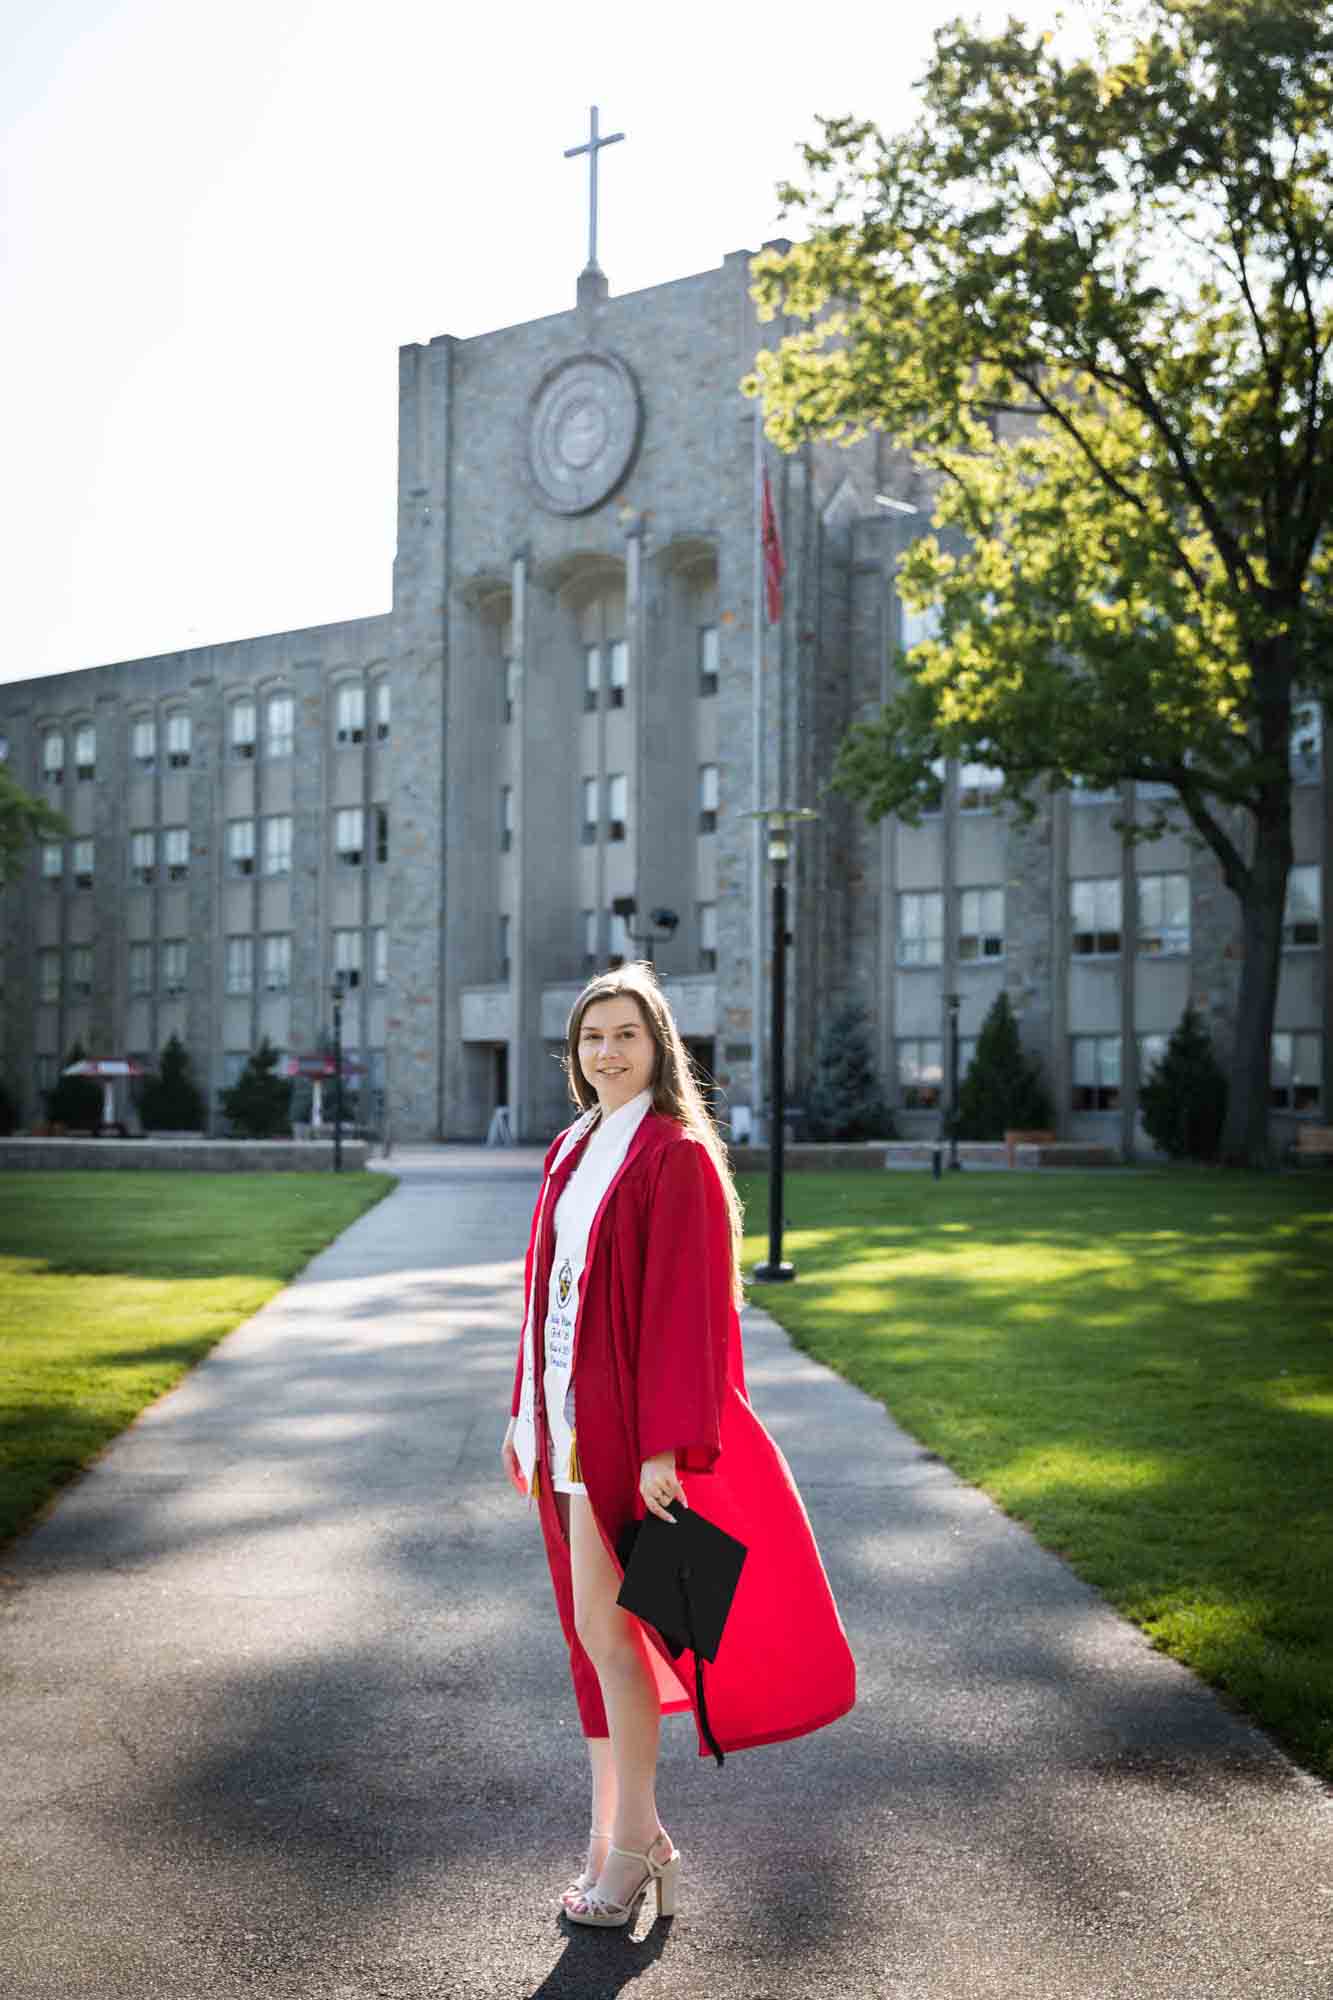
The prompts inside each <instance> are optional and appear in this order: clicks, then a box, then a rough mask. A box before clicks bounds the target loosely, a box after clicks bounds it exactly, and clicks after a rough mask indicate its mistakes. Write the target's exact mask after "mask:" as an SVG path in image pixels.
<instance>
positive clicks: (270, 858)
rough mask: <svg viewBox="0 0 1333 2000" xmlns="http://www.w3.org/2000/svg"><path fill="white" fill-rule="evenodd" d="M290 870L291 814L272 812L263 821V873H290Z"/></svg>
mask: <svg viewBox="0 0 1333 2000" xmlns="http://www.w3.org/2000/svg"><path fill="white" fill-rule="evenodd" d="M291 872H292V816H291V814H290V813H274V814H273V815H272V816H271V817H270V818H269V819H266V820H265V821H264V873H265V874H266V875H290V874H291Z"/></svg>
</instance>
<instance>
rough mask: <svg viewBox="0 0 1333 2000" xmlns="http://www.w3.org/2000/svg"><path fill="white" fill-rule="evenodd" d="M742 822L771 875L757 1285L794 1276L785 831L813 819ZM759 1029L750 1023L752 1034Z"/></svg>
mask: <svg viewBox="0 0 1333 2000" xmlns="http://www.w3.org/2000/svg"><path fill="white" fill-rule="evenodd" d="M744 816H745V818H746V819H760V820H762V821H763V822H764V825H765V826H766V827H767V829H768V865H769V868H770V869H771V871H772V876H773V984H772V994H771V1009H772V1011H771V1025H770V1028H769V1055H768V1060H769V1069H770V1071H771V1075H770V1078H769V1092H768V1095H769V1104H770V1107H771V1117H770V1121H769V1134H768V1260H767V1262H766V1263H763V1264H756V1265H755V1267H754V1273H753V1275H754V1277H755V1278H756V1279H757V1280H758V1282H759V1283H760V1284H785V1283H786V1282H787V1281H788V1280H790V1279H792V1278H794V1277H795V1276H796V1268H795V1266H794V1265H792V1264H787V1263H784V1261H783V1257H782V1167H783V1159H782V1155H783V1145H784V1142H785V1138H786V1116H787V1080H786V1069H787V881H786V867H787V861H788V858H789V855H790V852H791V848H790V842H789V840H788V832H789V829H790V828H792V827H793V826H796V825H798V824H799V823H800V822H801V821H802V820H808V819H818V818H819V814H818V813H817V812H812V811H811V809H810V807H809V806H759V807H756V808H755V810H754V811H752V812H747V813H746V814H745V815H744ZM758 1028H759V1024H758V1022H756V1023H755V1032H756V1035H757V1034H758Z"/></svg>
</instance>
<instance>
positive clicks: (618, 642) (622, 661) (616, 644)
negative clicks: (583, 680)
mask: <svg viewBox="0 0 1333 2000" xmlns="http://www.w3.org/2000/svg"><path fill="white" fill-rule="evenodd" d="M628 686H629V641H628V640H627V639H613V640H612V641H611V659H610V673H609V675H608V693H607V703H608V706H609V707H611V708H623V707H624V706H625V689H626V688H627V687H628Z"/></svg>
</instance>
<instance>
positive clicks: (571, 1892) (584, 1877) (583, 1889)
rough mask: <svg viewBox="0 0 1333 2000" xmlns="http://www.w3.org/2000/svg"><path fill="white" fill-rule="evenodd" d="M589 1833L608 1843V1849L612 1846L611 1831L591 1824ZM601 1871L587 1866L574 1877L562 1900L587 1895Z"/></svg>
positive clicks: (565, 1900) (594, 1838) (591, 1836)
mask: <svg viewBox="0 0 1333 2000" xmlns="http://www.w3.org/2000/svg"><path fill="white" fill-rule="evenodd" d="M588 1833H589V1836H590V1838H591V1839H592V1840H604V1841H605V1842H606V1844H607V1847H608V1849H609V1848H610V1845H611V1836H610V1834H609V1833H603V1832H602V1829H601V1827H600V1826H590V1827H589V1828H588ZM600 1873H601V1869H596V1870H593V1871H589V1870H588V1869H587V1868H585V1869H583V1870H582V1871H581V1873H579V1874H578V1875H576V1876H575V1877H574V1880H573V1881H572V1882H571V1883H570V1885H569V1887H568V1888H567V1889H566V1890H565V1891H564V1893H563V1895H562V1896H561V1898H560V1900H561V1902H562V1903H567V1902H568V1901H569V1899H570V1897H571V1896H576V1897H577V1896H586V1895H587V1893H588V1891H589V1889H591V1888H592V1887H593V1885H594V1883H595V1882H596V1880H597V1877H598V1875H600Z"/></svg>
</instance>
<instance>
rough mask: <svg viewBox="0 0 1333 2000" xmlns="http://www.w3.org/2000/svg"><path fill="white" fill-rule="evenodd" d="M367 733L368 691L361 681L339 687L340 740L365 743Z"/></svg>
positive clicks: (341, 741)
mask: <svg viewBox="0 0 1333 2000" xmlns="http://www.w3.org/2000/svg"><path fill="white" fill-rule="evenodd" d="M365 735H366V691H365V689H364V688H363V687H362V686H361V685H360V683H359V682H349V683H348V684H346V685H345V686H343V687H340V688H339V689H338V741H339V742H340V743H363V742H364V741H365Z"/></svg>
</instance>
